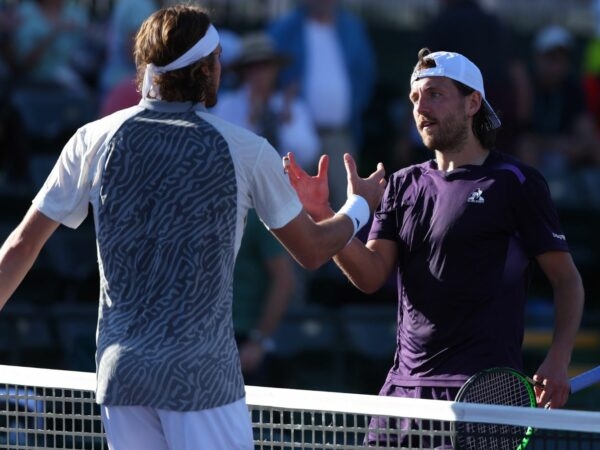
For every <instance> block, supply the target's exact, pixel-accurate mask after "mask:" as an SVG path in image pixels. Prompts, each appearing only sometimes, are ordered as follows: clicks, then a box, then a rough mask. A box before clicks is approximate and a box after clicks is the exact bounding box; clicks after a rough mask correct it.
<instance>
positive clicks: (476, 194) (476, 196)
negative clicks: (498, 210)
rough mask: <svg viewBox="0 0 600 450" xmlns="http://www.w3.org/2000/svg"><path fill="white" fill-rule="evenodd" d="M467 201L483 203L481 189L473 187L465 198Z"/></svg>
mask: <svg viewBox="0 0 600 450" xmlns="http://www.w3.org/2000/svg"><path fill="white" fill-rule="evenodd" d="M467 203H485V198H483V191H482V190H481V189H479V188H477V189H475V190H474V191H473V192H471V195H469V198H468V199H467Z"/></svg>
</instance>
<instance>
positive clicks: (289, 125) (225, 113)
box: [213, 32, 319, 167]
mask: <svg viewBox="0 0 600 450" xmlns="http://www.w3.org/2000/svg"><path fill="white" fill-rule="evenodd" d="M287 63H288V58H287V57H286V56H285V55H284V54H283V53H280V52H279V51H277V50H276V49H275V47H274V45H273V42H272V41H271V39H270V37H269V36H268V35H267V34H266V33H262V32H255V33H252V34H249V35H247V36H245V37H244V38H243V39H242V41H241V45H240V51H239V54H238V57H237V58H236V59H234V60H233V61H232V62H231V65H230V68H231V70H233V71H234V72H236V73H237V74H238V76H239V79H240V82H241V85H240V87H239V88H238V89H235V90H232V91H229V92H227V91H226V92H224V93H221V94H220V95H219V99H218V102H217V105H216V106H215V108H214V109H213V112H214V114H216V115H218V116H221V117H223V118H225V119H227V120H229V121H231V122H233V123H235V124H237V125H240V126H242V127H244V128H247V129H249V130H252V131H254V132H255V133H257V134H259V135H261V136H263V137H265V138H266V139H267V140H268V141H269V142H270V143H271V145H273V147H275V148H276V149H277V150H278V151H279V152H280V153H281V154H282V155H284V154H286V153H287V152H290V151H292V152H294V154H295V155H296V157H297V159H298V161H299V162H300V163H301V164H303V165H304V166H305V167H306V166H308V167H313V166H315V167H316V161H317V159H318V156H319V153H318V152H319V140H318V136H317V133H316V131H315V127H314V124H313V122H312V118H311V116H310V113H309V112H308V108H307V107H306V105H305V104H304V102H303V101H302V100H300V99H298V98H291V97H290V96H289V94H287V95H286V94H284V93H282V92H280V91H277V90H276V88H277V86H276V82H277V76H278V74H279V71H280V69H281V68H282V67H284V66H285V65H286V64H287Z"/></svg>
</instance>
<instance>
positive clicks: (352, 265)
mask: <svg viewBox="0 0 600 450" xmlns="http://www.w3.org/2000/svg"><path fill="white" fill-rule="evenodd" d="M333 260H334V261H335V263H336V264H337V266H338V267H339V268H340V269H341V270H342V272H344V275H346V277H347V278H348V280H350V282H351V283H352V284H353V285H354V286H356V287H357V288H358V289H360V290H361V291H362V292H365V293H367V294H372V293H373V292H375V291H377V290H378V289H380V288H381V286H383V284H384V283H385V281H386V279H387V273H388V269H387V267H386V265H385V263H384V261H383V260H382V259H381V258H380V256H379V255H378V253H377V252H375V251H373V250H371V249H370V248H368V247H367V246H365V245H364V244H363V243H362V242H361V241H360V240H359V239H352V241H351V242H350V243H349V244H348V245H347V246H345V247H344V248H343V249H342V250H341V251H340V252H338V253H337V254H336V255H335V256H334V257H333Z"/></svg>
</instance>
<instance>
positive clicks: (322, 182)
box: [283, 153, 386, 232]
mask: <svg viewBox="0 0 600 450" xmlns="http://www.w3.org/2000/svg"><path fill="white" fill-rule="evenodd" d="M344 164H345V166H346V174H347V177H348V202H347V203H346V205H344V206H343V207H342V209H341V210H340V212H343V213H346V214H347V211H345V209H348V206H347V205H349V203H350V202H351V201H354V202H356V201H357V200H356V199H357V197H358V198H359V199H360V198H362V200H358V202H360V203H362V205H366V206H365V207H368V211H367V218H366V220H364V219H363V220H364V223H363V222H362V220H361V223H360V226H363V225H364V224H365V223H366V221H368V217H369V215H370V213H371V212H373V211H374V210H375V208H377V206H378V205H379V203H380V201H381V197H382V195H383V192H384V190H385V186H386V180H385V178H384V176H385V170H384V168H383V164H382V163H378V164H377V170H375V172H373V173H371V175H369V177H367V178H361V177H359V175H358V172H357V168H356V162H355V161H354V158H352V156H351V155H349V154H348V153H346V154H345V155H344ZM283 167H284V170H285V171H286V173H287V174H288V178H289V180H290V183H291V184H292V187H293V188H294V189H295V191H296V193H297V194H298V197H299V198H300V201H301V202H302V205H303V206H304V209H305V210H306V212H308V214H309V215H310V216H311V217H312V218H313V220H315V221H317V222H319V221H321V220H325V219H329V218H330V217H333V216H334V215H335V211H333V209H332V208H331V205H330V204H329V184H328V177H327V170H328V168H329V157H328V156H327V155H323V156H321V159H320V160H319V168H318V172H317V175H314V176H311V175H309V174H307V173H306V172H305V171H304V170H303V169H302V168H301V167H300V166H299V165H298V164H297V163H296V160H295V158H294V154H293V153H288V154H287V155H286V156H284V157H283ZM352 199H354V200H352ZM363 214H364V211H363ZM348 215H349V216H350V217H351V218H353V217H352V216H351V215H350V214H348ZM359 220H360V219H359ZM355 226H356V224H355ZM356 231H358V230H355V232H356Z"/></svg>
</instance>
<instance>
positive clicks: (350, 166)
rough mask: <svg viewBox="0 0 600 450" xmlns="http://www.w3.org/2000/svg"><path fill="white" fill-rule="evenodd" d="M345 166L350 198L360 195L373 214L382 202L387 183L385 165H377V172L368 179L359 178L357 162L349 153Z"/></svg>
mask: <svg viewBox="0 0 600 450" xmlns="http://www.w3.org/2000/svg"><path fill="white" fill-rule="evenodd" d="M344 164H345V166H346V175H347V176H348V196H350V195H352V194H356V195H360V196H361V197H363V198H364V199H365V200H366V201H367V202H368V203H369V208H370V210H371V212H373V211H374V210H375V208H377V206H378V205H379V203H380V202H381V197H382V195H383V192H384V191H385V186H386V183H387V182H386V180H385V169H384V167H383V164H382V163H377V170H375V172H373V173H372V174H371V175H369V177H368V178H361V177H359V176H358V172H357V169H356V162H355V161H354V158H353V157H352V156H351V155H350V154H348V153H346V154H344Z"/></svg>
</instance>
